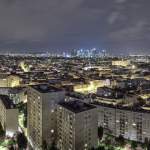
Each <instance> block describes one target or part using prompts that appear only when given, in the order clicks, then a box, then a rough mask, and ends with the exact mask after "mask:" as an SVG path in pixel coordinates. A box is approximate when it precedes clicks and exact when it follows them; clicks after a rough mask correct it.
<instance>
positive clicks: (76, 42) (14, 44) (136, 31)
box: [0, 0, 150, 54]
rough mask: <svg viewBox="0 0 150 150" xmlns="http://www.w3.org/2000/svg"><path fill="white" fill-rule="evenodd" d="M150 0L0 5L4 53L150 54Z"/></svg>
mask: <svg viewBox="0 0 150 150" xmlns="http://www.w3.org/2000/svg"><path fill="white" fill-rule="evenodd" d="M149 6H150V2H149V1H147V0H144V1H140V0H135V1H129V0H112V1H109V2H108V1H104V0H101V1H98V0H92V1H91V0H76V1H73V0H63V1H62V0H61V1H60V0H55V1H49V0H44V1H40V0H36V1H35V0H32V2H31V1H29V0H27V1H20V0H13V1H9V0H2V1H1V2H0V18H1V20H2V21H1V24H0V33H1V34H0V51H1V52H6V51H7V52H23V53H24V52H26V53H28V52H39V51H40V52H41V51H42V52H45V51H49V52H55V51H56V50H57V51H58V52H63V51H70V50H72V49H80V48H83V49H88V48H92V47H96V48H97V49H107V50H108V52H109V53H113V54H118V53H123V54H150V50H149V49H150V46H149V39H150V36H149V32H150V19H149V13H148V11H149Z"/></svg>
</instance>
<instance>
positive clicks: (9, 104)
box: [0, 95, 15, 109]
mask: <svg viewBox="0 0 150 150" xmlns="http://www.w3.org/2000/svg"><path fill="white" fill-rule="evenodd" d="M0 101H2V103H3V104H4V106H5V107H6V109H13V108H15V105H14V103H13V100H11V99H10V98H9V96H7V95H0Z"/></svg>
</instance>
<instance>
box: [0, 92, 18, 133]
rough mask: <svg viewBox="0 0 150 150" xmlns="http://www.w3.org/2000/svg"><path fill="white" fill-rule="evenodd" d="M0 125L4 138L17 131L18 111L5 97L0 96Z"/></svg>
mask: <svg viewBox="0 0 150 150" xmlns="http://www.w3.org/2000/svg"><path fill="white" fill-rule="evenodd" d="M0 123H1V125H2V127H3V129H4V131H5V133H6V136H13V135H14V134H15V133H16V132H17V131H18V109H17V108H15V105H14V104H13V101H12V100H10V99H9V97H8V96H6V95H0Z"/></svg>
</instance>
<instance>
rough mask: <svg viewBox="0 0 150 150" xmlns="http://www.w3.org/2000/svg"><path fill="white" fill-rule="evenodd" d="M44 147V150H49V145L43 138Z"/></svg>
mask: <svg viewBox="0 0 150 150" xmlns="http://www.w3.org/2000/svg"><path fill="white" fill-rule="evenodd" d="M42 149H43V150H47V149H48V145H47V142H46V140H43V142H42Z"/></svg>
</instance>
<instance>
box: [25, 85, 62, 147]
mask: <svg viewBox="0 0 150 150" xmlns="http://www.w3.org/2000/svg"><path fill="white" fill-rule="evenodd" d="M64 99H65V92H64V91H62V90H59V89H57V88H55V87H50V86H48V85H46V84H42V85H31V86H29V88H28V90H27V100H28V103H27V109H28V118H27V126H28V131H27V133H28V140H29V142H30V144H31V146H32V147H33V149H35V150H40V149H42V144H43V142H44V141H45V142H46V143H47V144H48V145H50V144H51V143H52V142H54V141H55V140H56V131H57V117H56V106H57V103H59V102H60V101H63V100H64Z"/></svg>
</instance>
